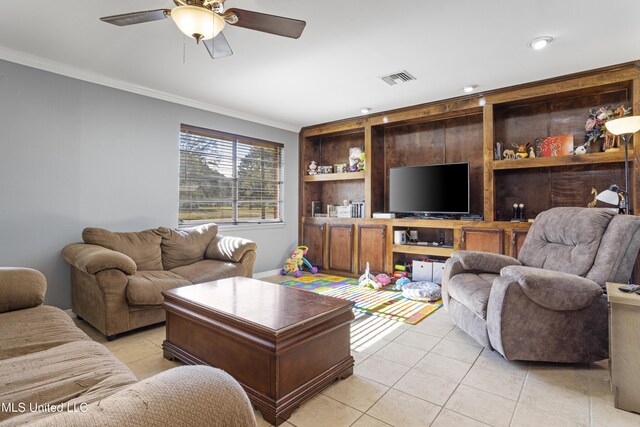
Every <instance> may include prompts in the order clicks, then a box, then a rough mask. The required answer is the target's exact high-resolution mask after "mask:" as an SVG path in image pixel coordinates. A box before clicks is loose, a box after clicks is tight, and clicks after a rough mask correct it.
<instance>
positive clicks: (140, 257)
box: [82, 227, 162, 270]
mask: <svg viewBox="0 0 640 427" xmlns="http://www.w3.org/2000/svg"><path fill="white" fill-rule="evenodd" d="M82 239H83V240H84V242H85V243H89V244H91V245H98V246H102V247H103V248H107V249H111V250H113V251H116V252H122V253H123V254H125V255H127V256H128V257H129V258H131V259H132V260H133V261H134V262H135V263H136V265H137V266H138V270H162V252H161V250H160V242H161V241H162V237H161V236H160V233H159V232H158V231H157V230H145V231H139V232H132V233H114V232H112V231H109V230H105V229H103V228H95V227H88V228H85V229H84V231H83V232H82Z"/></svg>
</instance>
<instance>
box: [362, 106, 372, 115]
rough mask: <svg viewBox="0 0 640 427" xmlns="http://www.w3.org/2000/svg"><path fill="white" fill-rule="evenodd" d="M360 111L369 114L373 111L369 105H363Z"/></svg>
mask: <svg viewBox="0 0 640 427" xmlns="http://www.w3.org/2000/svg"><path fill="white" fill-rule="evenodd" d="M360 112H361V113H362V114H369V113H370V112H371V108H369V107H362V108H361V109H360Z"/></svg>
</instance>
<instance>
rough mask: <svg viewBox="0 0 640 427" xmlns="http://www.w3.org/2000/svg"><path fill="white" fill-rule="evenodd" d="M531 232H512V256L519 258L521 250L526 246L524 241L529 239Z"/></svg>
mask: <svg viewBox="0 0 640 427" xmlns="http://www.w3.org/2000/svg"><path fill="white" fill-rule="evenodd" d="M528 232H529V230H511V256H512V257H514V258H518V254H519V253H520V249H522V245H523V244H524V239H526V238H527V233H528Z"/></svg>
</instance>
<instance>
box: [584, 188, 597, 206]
mask: <svg viewBox="0 0 640 427" xmlns="http://www.w3.org/2000/svg"><path fill="white" fill-rule="evenodd" d="M591 195H592V196H593V200H592V201H590V202H589V203H587V207H588V208H595V207H596V203H598V190H596V189H595V188H593V187H592V188H591Z"/></svg>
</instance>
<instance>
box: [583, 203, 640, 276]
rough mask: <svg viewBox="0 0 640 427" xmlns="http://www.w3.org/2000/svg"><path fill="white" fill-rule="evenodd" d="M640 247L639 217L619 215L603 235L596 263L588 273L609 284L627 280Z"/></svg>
mask: <svg viewBox="0 0 640 427" xmlns="http://www.w3.org/2000/svg"><path fill="white" fill-rule="evenodd" d="M639 247H640V218H639V217H637V216H634V215H616V216H615V217H614V218H613V219H612V220H611V222H610V223H609V227H608V228H607V231H606V232H605V233H604V236H602V242H600V249H599V250H598V255H597V256H596V259H595V260H594V262H593V267H591V270H589V273H587V275H586V276H585V277H586V278H587V279H591V280H593V281H594V282H596V283H597V284H599V285H600V286H601V287H602V289H605V288H606V282H616V283H625V282H626V281H627V280H628V279H629V277H628V276H627V274H628V273H629V271H631V269H632V268H633V267H632V266H633V263H634V262H635V259H636V256H637V255H638V248H639Z"/></svg>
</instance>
